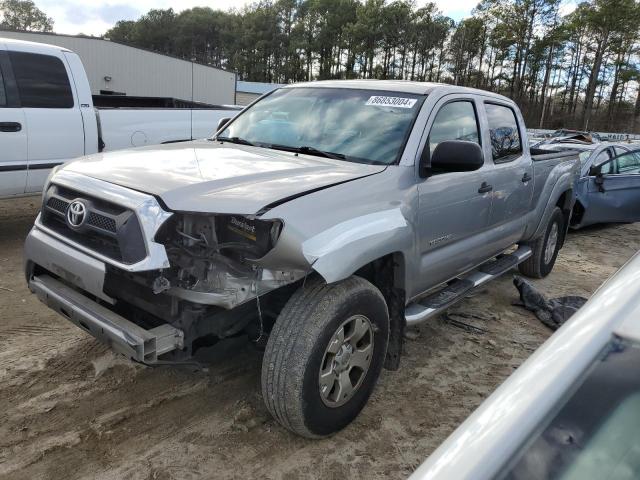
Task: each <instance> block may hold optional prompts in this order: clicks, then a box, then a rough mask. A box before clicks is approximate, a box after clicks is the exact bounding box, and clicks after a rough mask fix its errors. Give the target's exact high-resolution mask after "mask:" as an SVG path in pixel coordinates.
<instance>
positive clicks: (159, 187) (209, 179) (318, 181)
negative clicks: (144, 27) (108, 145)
mask: <svg viewBox="0 0 640 480" xmlns="http://www.w3.org/2000/svg"><path fill="white" fill-rule="evenodd" d="M385 168H386V167H384V166H379V165H375V166H374V165H364V164H359V163H351V162H346V161H342V160H331V159H327V158H321V157H312V156H309V155H296V154H294V153H289V152H283V151H276V150H268V149H264V148H257V147H247V146H241V145H234V144H229V143H224V144H221V143H220V142H212V141H207V140H204V141H198V142H189V143H176V144H171V145H163V146H155V147H145V148H138V149H134V150H121V151H117V152H111V153H105V154H98V155H92V156H89V157H85V158H82V159H80V160H77V161H74V162H71V163H69V164H67V165H66V166H65V167H64V170H65V171H69V172H76V173H81V174H83V175H86V176H89V177H93V178H97V179H100V180H104V181H106V182H110V183H114V184H117V185H121V186H124V187H128V188H131V189H134V190H138V191H141V192H146V193H150V194H152V195H156V196H158V197H160V198H161V200H162V201H163V202H164V203H165V204H166V205H167V207H168V208H170V209H171V210H178V211H190V212H211V213H243V214H253V213H257V212H258V211H260V210H261V209H263V208H264V207H266V206H268V205H271V204H274V203H279V202H282V201H284V200H286V199H288V198H295V197H297V196H300V195H303V194H305V193H307V192H310V191H315V190H319V189H322V188H326V187H328V186H331V185H335V184H338V183H343V182H346V181H350V180H355V179H357V178H361V177H364V176H368V175H372V174H375V173H379V172H382V171H383V170H384V169H385Z"/></svg>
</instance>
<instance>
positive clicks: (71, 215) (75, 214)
mask: <svg viewBox="0 0 640 480" xmlns="http://www.w3.org/2000/svg"><path fill="white" fill-rule="evenodd" d="M86 216H87V207H86V205H85V204H84V203H82V202H81V201H80V200H74V201H73V202H71V204H69V208H67V223H68V224H69V226H70V227H72V228H78V227H81V226H82V224H83V223H84V220H85V217H86Z"/></svg>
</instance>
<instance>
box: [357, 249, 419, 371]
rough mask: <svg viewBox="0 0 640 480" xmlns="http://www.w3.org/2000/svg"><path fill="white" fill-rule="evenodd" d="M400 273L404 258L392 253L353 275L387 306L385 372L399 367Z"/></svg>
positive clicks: (401, 325) (402, 292) (401, 323)
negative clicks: (370, 286)
mask: <svg viewBox="0 0 640 480" xmlns="http://www.w3.org/2000/svg"><path fill="white" fill-rule="evenodd" d="M404 269H405V263H404V256H403V255H402V254H401V253H392V254H390V255H385V256H384V257H381V258H378V259H376V260H374V261H373V262H371V263H368V264H367V265H365V266H363V267H362V268H360V269H359V270H358V271H357V272H356V273H355V275H358V276H359V277H362V278H364V279H366V280H368V281H369V282H371V283H372V284H373V285H375V286H376V288H378V290H380V292H382V295H383V296H384V298H385V300H386V302H387V308H388V309H389V345H388V347H387V358H386V359H385V364H384V365H385V368H387V369H389V370H397V369H398V368H399V366H400V355H401V353H402V343H403V339H404V330H405V327H406V325H407V323H406V320H405V317H404V303H405V289H404V278H405V277H404V272H405V270H404Z"/></svg>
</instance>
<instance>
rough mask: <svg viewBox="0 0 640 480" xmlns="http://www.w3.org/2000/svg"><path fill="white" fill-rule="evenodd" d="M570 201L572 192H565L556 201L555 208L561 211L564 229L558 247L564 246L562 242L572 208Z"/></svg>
mask: <svg viewBox="0 0 640 480" xmlns="http://www.w3.org/2000/svg"><path fill="white" fill-rule="evenodd" d="M572 200H573V190H567V191H566V192H564V193H563V194H562V195H560V198H558V201H557V202H556V206H557V207H560V210H562V216H563V217H564V227H565V230H564V233H563V235H562V238H561V240H560V247H562V245H564V240H565V238H566V236H567V235H566V232H567V229H568V228H569V222H570V221H571V209H572V207H573V205H572Z"/></svg>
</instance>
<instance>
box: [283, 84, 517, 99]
mask: <svg viewBox="0 0 640 480" xmlns="http://www.w3.org/2000/svg"><path fill="white" fill-rule="evenodd" d="M295 87H325V88H359V89H364V90H385V91H390V92H405V93H413V94H416V95H428V94H429V93H431V92H433V91H434V90H447V91H449V92H450V93H472V94H476V95H485V96H490V97H495V98H499V99H501V100H508V101H509V102H511V100H509V99H508V98H507V97H505V96H503V95H499V94H497V93H493V92H489V91H486V90H480V89H477V88H468V87H460V86H457V85H449V84H446V83H434V82H414V81H410V80H320V81H316V82H305V83H294V84H291V85H287V86H286V87H284V88H295Z"/></svg>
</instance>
